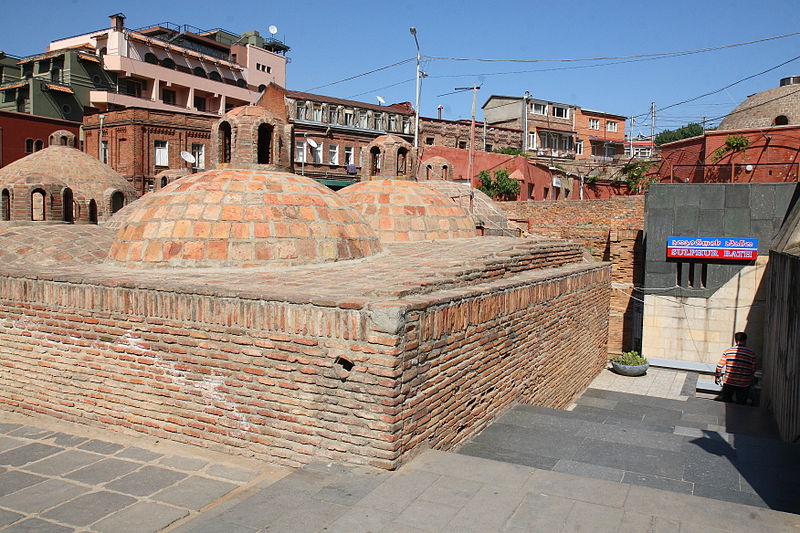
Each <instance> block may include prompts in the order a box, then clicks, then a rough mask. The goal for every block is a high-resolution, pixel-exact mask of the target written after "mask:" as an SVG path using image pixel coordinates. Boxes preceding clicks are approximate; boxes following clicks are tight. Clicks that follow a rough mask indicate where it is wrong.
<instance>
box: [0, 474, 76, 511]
mask: <svg viewBox="0 0 800 533" xmlns="http://www.w3.org/2000/svg"><path fill="white" fill-rule="evenodd" d="M86 492H89V489H88V488H86V487H83V486H81V485H76V484H75V483H70V482H68V481H63V480H61V479H48V480H46V481H44V482H42V483H37V484H36V485H33V486H31V487H27V488H24V489H22V490H18V491H16V492H14V493H12V494H8V495H6V496H3V497H2V498H0V507H5V508H7V509H13V510H15V511H21V512H23V513H38V512H40V511H43V510H45V509H49V508H50V507H55V506H56V505H59V504H61V503H64V502H65V501H67V500H71V499H73V498H77V497H78V496H80V495H81V494H85V493H86Z"/></svg>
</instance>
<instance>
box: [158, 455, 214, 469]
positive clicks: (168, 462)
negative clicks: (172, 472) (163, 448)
mask: <svg viewBox="0 0 800 533" xmlns="http://www.w3.org/2000/svg"><path fill="white" fill-rule="evenodd" d="M158 462H159V463H160V464H162V465H164V466H168V467H170V468H176V469H178V470H183V471H185V472H196V471H198V470H200V469H202V468H203V467H204V466H206V465H207V464H208V461H203V460H202V459H195V458H193V457H181V456H180V455H170V456H167V457H163V458H162V459H161V460H159V461H158Z"/></svg>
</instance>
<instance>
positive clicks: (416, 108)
mask: <svg viewBox="0 0 800 533" xmlns="http://www.w3.org/2000/svg"><path fill="white" fill-rule="evenodd" d="M408 31H410V32H411V35H413V36H414V43H415V44H416V45H417V97H416V100H415V103H414V152H415V153H416V154H417V157H419V84H420V80H421V78H422V76H421V73H422V71H420V68H419V62H420V60H421V59H422V54H421V53H420V51H419V40H417V28H415V27H414V26H411V27H410V28H408Z"/></svg>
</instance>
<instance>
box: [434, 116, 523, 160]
mask: <svg viewBox="0 0 800 533" xmlns="http://www.w3.org/2000/svg"><path fill="white" fill-rule="evenodd" d="M471 127H472V126H471V121H469V120H444V119H440V118H430V117H419V139H420V145H421V146H423V149H424V146H446V147H448V148H462V149H468V148H469V142H470V129H471ZM521 143H522V130H519V129H516V128H503V127H500V126H490V125H488V124H487V123H486V122H475V149H476V150H480V151H483V152H491V151H492V150H494V149H495V148H502V147H504V146H514V147H517V146H520V144H521Z"/></svg>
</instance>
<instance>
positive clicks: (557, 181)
mask: <svg viewBox="0 0 800 533" xmlns="http://www.w3.org/2000/svg"><path fill="white" fill-rule="evenodd" d="M553 187H561V178H556V177H555V176H554V177H553Z"/></svg>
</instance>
